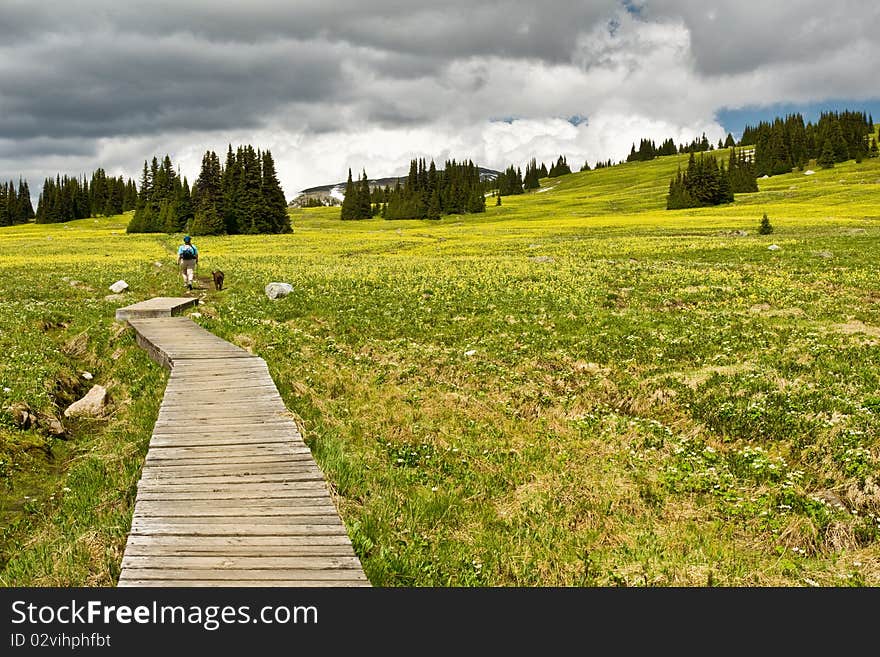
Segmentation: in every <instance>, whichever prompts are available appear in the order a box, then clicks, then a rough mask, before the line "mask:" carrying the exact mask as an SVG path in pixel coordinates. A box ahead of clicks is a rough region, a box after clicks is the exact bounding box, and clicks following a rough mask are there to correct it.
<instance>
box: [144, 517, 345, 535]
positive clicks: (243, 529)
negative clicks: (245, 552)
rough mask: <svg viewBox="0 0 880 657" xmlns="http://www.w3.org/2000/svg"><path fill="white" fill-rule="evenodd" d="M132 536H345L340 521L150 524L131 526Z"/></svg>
mask: <svg viewBox="0 0 880 657" xmlns="http://www.w3.org/2000/svg"><path fill="white" fill-rule="evenodd" d="M131 531H132V533H133V534H139V535H141V536H162V535H174V536H345V535H346V533H345V527H344V526H343V525H342V523H341V521H337V522H336V523H333V524H312V525H308V524H297V523H290V524H287V525H273V526H272V527H253V526H243V525H240V524H234V523H233V524H228V523H227V524H221V523H201V524H196V523H179V522H177V523H172V522H165V523H163V524H158V523H151V524H150V525H148V526H147V525H144V526H141V525H138V526H137V527H134V526H132V529H131Z"/></svg>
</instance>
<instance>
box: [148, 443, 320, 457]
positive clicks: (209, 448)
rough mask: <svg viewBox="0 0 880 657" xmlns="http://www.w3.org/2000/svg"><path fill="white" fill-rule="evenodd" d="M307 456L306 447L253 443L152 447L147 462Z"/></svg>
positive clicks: (292, 444)
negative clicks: (245, 456)
mask: <svg viewBox="0 0 880 657" xmlns="http://www.w3.org/2000/svg"><path fill="white" fill-rule="evenodd" d="M299 454H307V455H309V456H311V451H310V450H309V448H308V447H306V446H305V445H297V444H295V443H292V442H291V443H289V444H288V443H269V444H263V443H251V444H245V445H202V446H201V447H178V446H174V447H171V446H164V447H163V446H158V445H151V449H150V451H149V452H148V453H147V461H151V460H156V461H159V460H166V459H188V458H204V459H208V458H236V457H238V456H240V455H250V456H275V457H284V456H291V455H299Z"/></svg>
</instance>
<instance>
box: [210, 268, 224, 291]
mask: <svg viewBox="0 0 880 657" xmlns="http://www.w3.org/2000/svg"><path fill="white" fill-rule="evenodd" d="M211 276H213V277H214V287H216V288H217V290H222V289H223V279H224V278H225V276H224V275H223V272H222V271H220V270H219V269H218V270H217V271H212V272H211Z"/></svg>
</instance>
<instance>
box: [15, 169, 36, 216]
mask: <svg viewBox="0 0 880 657" xmlns="http://www.w3.org/2000/svg"><path fill="white" fill-rule="evenodd" d="M33 218H34V206H33V204H32V203H31V190H30V188H29V187H28V184H27V180H25V181H23V182H22V180H21V178H19V180H18V220H19V222H21V223H27V222H28V221H31V220H32V219H33Z"/></svg>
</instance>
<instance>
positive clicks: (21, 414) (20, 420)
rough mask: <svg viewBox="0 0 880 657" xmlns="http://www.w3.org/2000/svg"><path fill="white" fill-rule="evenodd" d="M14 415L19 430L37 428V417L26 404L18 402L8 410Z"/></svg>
mask: <svg viewBox="0 0 880 657" xmlns="http://www.w3.org/2000/svg"><path fill="white" fill-rule="evenodd" d="M6 410H7V411H9V414H10V415H12V419H13V421H14V422H15V425H16V426H17V427H18V428H19V429H32V428H35V427H36V426H37V416H36V414H35V413H34V412H33V411H32V410H31V407H30V406H28V405H27V403H25V402H16V403H15V404H13V405H12V406H10V407H8V408H7V409H6Z"/></svg>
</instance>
